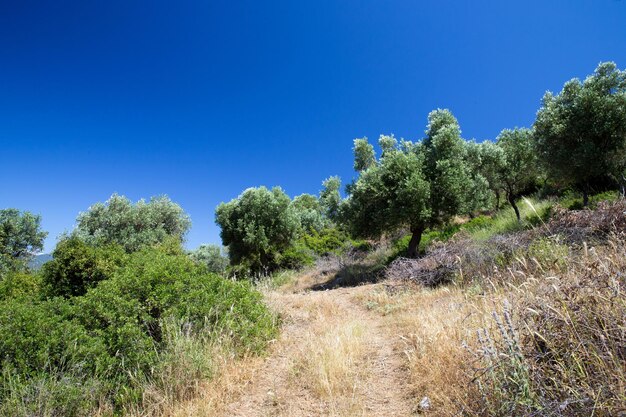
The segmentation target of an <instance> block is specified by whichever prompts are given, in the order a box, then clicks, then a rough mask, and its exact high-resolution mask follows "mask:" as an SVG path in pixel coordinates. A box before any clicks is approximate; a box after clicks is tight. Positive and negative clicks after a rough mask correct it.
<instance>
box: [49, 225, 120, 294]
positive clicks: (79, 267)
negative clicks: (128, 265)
mask: <svg viewBox="0 0 626 417" xmlns="http://www.w3.org/2000/svg"><path fill="white" fill-rule="evenodd" d="M52 255H53V258H52V260H51V261H49V262H46V263H45V264H44V266H43V267H42V270H41V275H42V281H43V282H42V284H43V287H44V291H45V292H46V294H47V295H49V296H61V297H73V296H77V295H83V294H85V293H86V292H87V290H88V289H89V288H92V287H94V286H96V284H97V283H98V282H100V281H102V280H105V279H108V278H110V277H111V276H112V275H113V273H114V272H115V271H117V270H118V269H119V268H120V267H122V266H123V265H124V264H125V262H126V259H127V256H126V253H125V252H124V249H123V248H122V247H121V246H117V245H114V244H109V245H106V246H92V245H89V244H87V243H85V242H84V241H83V240H82V239H79V238H78V237H76V236H70V237H67V238H65V239H62V240H61V241H60V242H59V243H58V244H57V246H56V248H55V249H54V251H53V252H52Z"/></svg>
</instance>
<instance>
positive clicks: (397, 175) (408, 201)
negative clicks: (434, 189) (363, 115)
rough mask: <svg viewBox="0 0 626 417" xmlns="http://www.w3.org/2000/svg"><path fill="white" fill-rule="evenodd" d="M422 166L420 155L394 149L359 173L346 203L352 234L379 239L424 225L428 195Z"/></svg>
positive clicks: (427, 210) (388, 150)
mask: <svg viewBox="0 0 626 417" xmlns="http://www.w3.org/2000/svg"><path fill="white" fill-rule="evenodd" d="M422 166H423V158H422V157H421V156H420V155H418V154H417V153H415V152H404V151H402V150H401V149H399V148H396V149H387V151H386V152H385V155H384V156H382V157H381V159H380V161H379V163H378V164H375V165H372V166H371V167H370V168H368V169H366V170H365V171H363V172H361V175H360V176H359V178H358V180H357V181H356V182H355V184H354V187H353V188H352V195H351V196H350V199H349V200H348V204H349V206H348V212H349V216H350V220H351V225H350V226H351V229H352V231H353V233H354V234H355V235H357V236H364V237H379V236H380V235H381V234H383V233H385V232H388V231H393V230H396V229H399V228H401V227H404V226H410V227H417V226H418V225H420V224H422V223H424V222H425V221H427V219H428V218H429V216H430V210H429V205H428V201H429V197H430V193H429V187H428V183H427V181H426V180H425V178H424V175H423V172H422Z"/></svg>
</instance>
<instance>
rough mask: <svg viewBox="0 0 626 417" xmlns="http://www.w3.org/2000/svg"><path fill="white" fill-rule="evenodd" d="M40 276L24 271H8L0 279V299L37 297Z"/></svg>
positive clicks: (39, 287) (39, 288) (39, 289)
mask: <svg viewBox="0 0 626 417" xmlns="http://www.w3.org/2000/svg"><path fill="white" fill-rule="evenodd" d="M40 291H41V277H40V276H39V275H36V274H30V273H26V272H9V273H7V274H6V275H5V276H4V278H2V279H0V301H1V300H7V299H11V298H38V297H39V295H40Z"/></svg>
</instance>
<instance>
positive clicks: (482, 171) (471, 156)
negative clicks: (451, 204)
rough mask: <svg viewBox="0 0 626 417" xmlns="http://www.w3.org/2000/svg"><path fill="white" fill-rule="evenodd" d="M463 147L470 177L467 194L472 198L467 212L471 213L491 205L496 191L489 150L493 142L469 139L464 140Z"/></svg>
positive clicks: (486, 208)
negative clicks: (467, 140)
mask: <svg viewBox="0 0 626 417" xmlns="http://www.w3.org/2000/svg"><path fill="white" fill-rule="evenodd" d="M490 145H491V146H490ZM465 147H466V151H465V158H466V163H467V165H468V167H469V172H470V178H471V189H470V190H469V194H470V195H471V196H472V198H471V199H470V200H469V203H468V213H469V214H471V213H475V212H477V211H481V210H488V209H490V208H491V207H492V204H493V194H494V192H497V190H498V188H497V187H498V186H497V184H496V183H495V182H494V179H493V176H492V172H491V171H492V170H493V168H494V166H493V160H492V159H491V158H490V156H492V155H490V153H489V151H490V150H491V149H492V148H493V144H491V142H488V141H487V142H483V143H476V142H474V141H471V142H466V143H465Z"/></svg>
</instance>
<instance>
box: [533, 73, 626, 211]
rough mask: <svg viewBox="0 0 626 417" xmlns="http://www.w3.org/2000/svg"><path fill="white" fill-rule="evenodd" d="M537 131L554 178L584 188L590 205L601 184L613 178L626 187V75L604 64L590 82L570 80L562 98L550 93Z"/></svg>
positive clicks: (541, 154)
mask: <svg viewBox="0 0 626 417" xmlns="http://www.w3.org/2000/svg"><path fill="white" fill-rule="evenodd" d="M534 130H535V139H536V146H537V150H538V152H539V157H540V159H541V160H542V162H543V165H544V166H545V168H546V170H547V172H548V174H549V175H550V176H551V177H552V178H554V179H555V180H557V181H559V182H560V183H561V184H563V185H571V186H574V187H576V188H578V189H579V190H581V191H582V193H583V203H584V205H585V206H586V205H587V204H588V202H589V197H588V196H589V192H590V191H591V187H592V184H593V183H594V182H595V181H597V180H599V179H602V178H606V177H612V178H614V179H615V180H617V181H618V182H620V183H622V184H623V183H624V181H625V179H624V176H623V174H624V170H625V167H626V71H620V70H618V69H617V66H616V65H615V63H613V62H604V63H601V64H600V65H598V67H597V68H596V70H595V72H594V73H593V75H591V76H589V77H587V78H586V79H585V81H583V82H581V81H580V80H579V79H573V80H571V81H568V82H566V83H565V85H564V86H563V89H562V90H561V92H560V93H559V94H557V95H554V94H552V93H551V92H547V93H546V94H545V95H544V97H543V103H542V107H541V108H540V109H539V111H538V112H537V119H536V120H535V124H534Z"/></svg>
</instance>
